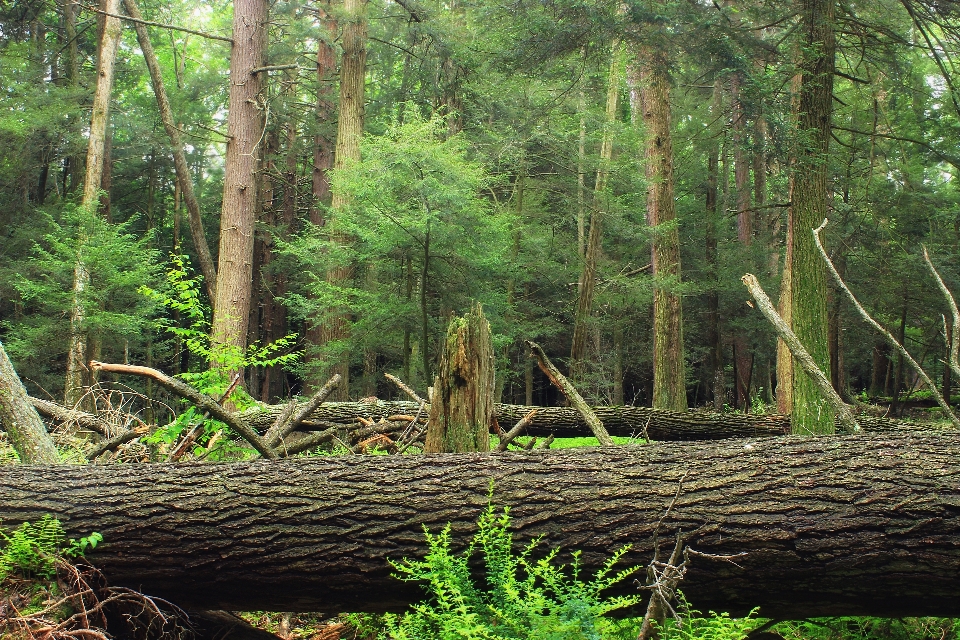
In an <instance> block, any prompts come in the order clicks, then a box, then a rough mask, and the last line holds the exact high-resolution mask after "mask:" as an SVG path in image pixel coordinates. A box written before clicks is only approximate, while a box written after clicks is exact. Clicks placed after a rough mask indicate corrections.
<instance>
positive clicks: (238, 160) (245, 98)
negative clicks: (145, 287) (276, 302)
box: [210, 0, 268, 366]
mask: <svg viewBox="0 0 960 640" xmlns="http://www.w3.org/2000/svg"><path fill="white" fill-rule="evenodd" d="M233 11H234V13H233V47H232V49H231V52H230V100H229V113H228V116H227V136H228V138H229V140H228V142H227V156H226V159H225V163H224V178H223V209H222V213H221V215H220V250H219V256H218V268H217V288H216V302H215V304H214V307H213V326H212V328H211V336H210V337H211V343H212V345H213V351H214V354H213V358H212V363H211V364H213V365H217V363H218V362H220V363H224V362H227V361H230V360H231V359H233V358H236V357H237V355H239V353H238V352H242V351H243V350H244V349H245V348H246V340H247V326H248V323H249V318H250V297H251V283H252V282H253V234H254V222H255V221H256V219H257V206H258V201H259V196H258V189H259V181H260V177H259V175H258V174H257V170H258V169H259V168H260V154H261V153H262V144H263V143H262V140H263V135H264V113H263V109H264V102H263V101H264V98H265V96H264V95H263V90H264V87H265V85H266V73H265V72H259V73H254V72H253V70H254V69H256V68H257V67H261V66H263V64H264V55H265V49H266V41H267V20H268V4H267V2H266V0H235V2H234V5H233ZM234 366H235V365H234Z"/></svg>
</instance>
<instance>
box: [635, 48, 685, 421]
mask: <svg viewBox="0 0 960 640" xmlns="http://www.w3.org/2000/svg"><path fill="white" fill-rule="evenodd" d="M637 54H638V55H637V67H638V69H639V71H640V104H641V113H642V115H643V123H644V125H645V127H646V177H647V224H649V225H650V227H651V228H652V229H653V249H652V254H653V255H652V263H653V274H654V280H655V287H656V288H655V290H654V294H653V296H654V297H653V407H654V408H656V409H673V410H675V411H683V410H685V409H686V408H687V389H686V380H685V377H684V361H683V330H682V326H683V325H682V309H681V303H680V294H679V293H677V292H676V291H675V289H676V287H677V285H678V284H679V281H680V234H679V232H678V230H677V226H676V219H677V212H676V207H675V204H674V189H673V142H672V139H671V134H670V127H671V122H670V81H669V78H668V77H667V60H666V55H665V54H664V52H663V51H662V50H659V49H656V48H654V47H651V46H648V45H642V46H641V47H640V48H639V50H638V52H637Z"/></svg>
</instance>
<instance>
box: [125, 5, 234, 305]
mask: <svg viewBox="0 0 960 640" xmlns="http://www.w3.org/2000/svg"><path fill="white" fill-rule="evenodd" d="M123 6H125V7H126V8H127V13H129V14H130V17H131V18H134V19H136V20H142V19H143V16H142V15H141V13H140V7H139V6H137V2H136V0H123ZM133 26H134V29H136V31H137V42H139V43H140V51H142V52H143V59H144V61H145V62H146V64H147V70H148V71H149V72H150V82H151V84H152V85H153V93H154V96H155V97H156V99H157V108H158V109H159V111H160V121H161V122H162V123H163V129H164V131H166V132H167V137H168V138H170V146H171V147H172V148H173V168H174V170H175V171H176V174H177V184H178V185H179V187H180V193H181V195H182V197H183V202H184V204H185V205H186V206H187V212H188V214H189V215H190V218H189V221H190V237H191V238H193V246H194V248H195V249H196V250H197V261H198V262H199V263H200V273H202V274H203V281H204V285H205V287H206V290H207V295H208V296H209V297H210V300H211V301H213V302H215V301H216V299H217V294H216V292H217V269H216V267H215V266H214V264H213V257H212V256H211V254H210V246H209V245H208V244H207V236H206V234H205V233H204V231H203V218H202V216H201V213H200V203H199V202H198V201H197V196H196V194H195V193H194V191H193V178H192V177H191V175H190V169H189V167H188V166H187V156H186V154H185V153H184V150H183V140H182V139H181V137H180V130H179V129H178V128H177V126H176V124H175V123H174V119H173V110H172V109H171V108H170V99H169V98H168V97H167V90H166V87H165V86H164V84H163V72H162V71H161V70H160V62H159V61H158V60H157V55H156V53H154V51H153V44H152V43H151V42H150V34H149V32H148V31H147V26H146V25H145V24H143V23H142V22H134V23H133Z"/></svg>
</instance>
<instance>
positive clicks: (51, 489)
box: [0, 433, 960, 619]
mask: <svg viewBox="0 0 960 640" xmlns="http://www.w3.org/2000/svg"><path fill="white" fill-rule="evenodd" d="M958 460H960V434H955V433H951V434H922V433H917V434H908V435H889V434H882V435H870V434H860V435H856V436H834V437H824V438H804V437H796V436H789V437H785V438H775V439H762V440H725V441H717V442H709V443H702V442H696V443H658V444H654V445H648V446H637V447H634V446H625V447H587V448H581V449H559V450H547V451H533V452H506V453H486V454H482V453H477V454H442V455H422V456H351V457H311V458H298V459H295V460H294V459H291V460H280V461H267V460H258V461H251V462H243V463H233V464H224V463H210V464H202V463H182V464H177V465H165V464H154V465H56V466H43V465H10V466H6V467H2V468H0V521H2V522H3V523H4V526H16V525H17V524H18V523H20V522H23V521H25V520H36V519H37V518H40V517H41V516H42V515H44V514H52V515H54V516H56V517H57V518H59V519H60V520H61V522H63V523H64V527H65V529H66V533H67V535H68V536H72V537H79V536H82V535H89V533H90V532H91V531H99V532H101V533H102V534H103V536H104V543H103V544H102V545H100V546H98V547H97V550H96V552H95V553H94V554H93V555H92V556H91V557H92V558H95V561H96V563H97V565H98V566H99V567H100V568H101V569H102V570H103V572H104V573H105V574H106V576H107V578H108V579H109V580H110V582H111V584H115V585H118V586H132V587H137V588H139V589H140V590H141V591H143V592H145V593H150V594H155V595H157V596H159V597H164V598H167V599H170V600H172V601H174V602H177V603H178V604H181V605H182V606H190V607H196V608H222V609H227V610H240V611H249V610H268V611H325V612H328V613H331V614H333V613H335V612H337V611H378V610H386V609H393V610H396V609H399V608H401V607H403V606H405V605H407V604H409V603H410V602H412V601H418V600H420V599H421V598H422V596H423V592H422V590H421V589H420V587H419V586H418V585H416V584H407V583H403V582H399V581H397V580H395V579H392V578H390V574H391V573H392V568H391V567H390V566H389V564H388V563H387V558H393V559H401V558H403V557H423V554H424V553H425V543H424V538H423V529H422V526H421V525H423V524H425V525H426V526H427V527H428V528H429V529H430V530H431V531H434V532H437V531H439V530H440V529H441V528H442V527H444V526H445V525H446V524H447V523H450V525H451V535H452V536H453V540H455V541H456V542H457V543H458V544H466V541H467V540H468V539H469V537H470V536H471V535H472V534H473V532H474V531H475V530H476V519H477V516H478V515H479V513H480V512H481V511H482V510H483V509H484V508H486V505H487V500H488V498H487V496H488V494H489V488H490V483H491V481H492V482H493V486H494V496H493V499H494V502H495V503H497V504H503V505H510V507H511V515H512V516H513V519H514V522H515V523H516V525H517V526H516V529H515V530H514V536H515V543H516V545H517V548H522V546H523V545H525V544H526V543H528V542H529V541H530V540H531V539H533V538H535V537H536V536H540V535H543V536H545V544H546V545H547V546H549V547H552V546H558V545H559V546H560V547H562V549H563V550H564V553H562V554H561V557H560V559H561V561H564V562H569V556H568V555H566V553H568V552H570V551H572V550H575V549H580V550H582V558H581V563H582V565H583V567H582V575H584V576H589V575H591V574H592V572H593V571H595V570H596V569H597V568H598V567H599V566H601V565H602V563H603V562H605V561H606V560H607V558H609V556H610V554H611V553H612V552H613V551H614V550H615V549H617V548H619V547H620V546H621V545H623V544H626V543H631V544H633V545H634V547H633V549H632V550H631V552H630V553H629V554H628V555H627V556H626V557H625V558H624V562H626V563H629V564H646V563H647V562H648V561H649V558H650V557H651V556H652V555H653V554H652V551H653V538H654V531H655V530H656V529H657V523H658V520H659V519H660V518H661V517H662V516H663V514H664V512H665V509H666V507H667V506H668V505H669V504H670V502H671V501H673V500H674V496H675V495H676V488H677V485H678V482H679V480H680V478H682V477H685V479H684V482H683V492H682V493H681V494H680V495H679V497H678V498H677V499H676V504H675V506H674V507H673V509H672V511H671V513H670V515H669V516H668V517H666V518H663V522H662V524H660V525H659V531H660V535H661V536H662V537H663V538H664V539H670V538H672V537H673V536H675V535H676V532H677V531H678V530H682V531H683V533H684V534H685V535H689V536H690V537H689V538H688V540H687V542H688V544H689V545H691V546H693V547H694V548H696V549H697V551H699V552H703V553H710V554H717V555H734V554H738V553H741V552H745V553H746V554H747V555H745V556H742V557H741V558H738V559H737V560H736V565H734V564H732V563H727V562H699V561H697V562H694V563H693V564H692V565H691V566H690V568H689V570H688V572H687V574H686V577H685V578H684V582H683V586H682V589H683V591H684V593H685V594H686V596H687V597H688V599H689V600H690V602H691V603H692V605H693V606H695V607H697V608H699V609H701V610H704V611H706V610H711V609H712V610H715V611H729V612H731V613H732V614H734V615H736V614H742V613H744V612H746V611H748V610H749V609H751V608H752V607H754V606H759V607H760V615H761V616H764V617H782V618H787V619H795V618H798V617H807V616H824V615H880V616H886V617H890V616H894V617H895V616H903V615H909V616H920V615H936V616H950V617H956V616H960V599H958V598H957V597H956V594H957V593H958V592H960V533H958V532H960V463H958ZM105 497H107V498H105ZM620 588H621V591H620V592H621V593H622V592H624V591H626V592H629V593H636V588H637V587H636V585H635V584H633V583H632V582H631V581H626V583H625V584H623V585H621V587H620ZM637 615H642V611H639V612H638V613H637Z"/></svg>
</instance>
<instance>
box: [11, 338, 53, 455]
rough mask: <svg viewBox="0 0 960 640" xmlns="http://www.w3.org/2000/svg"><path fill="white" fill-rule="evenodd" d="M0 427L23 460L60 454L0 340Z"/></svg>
mask: <svg viewBox="0 0 960 640" xmlns="http://www.w3.org/2000/svg"><path fill="white" fill-rule="evenodd" d="M0 427H2V428H3V429H4V430H5V431H6V432H7V436H9V438H10V444H11V445H13V450H14V451H16V452H17V455H18V456H19V457H20V462H23V463H26V464H57V463H58V462H60V454H58V453H57V447H56V445H55V444H54V443H53V439H52V438H51V437H50V434H48V433H47V429H46V427H44V426H43V421H42V420H40V416H39V415H37V411H36V409H34V408H33V404H32V403H31V402H30V398H29V397H28V396H27V390H26V389H24V388H23V383H22V382H20V377H19V376H18V375H17V372H16V370H14V368H13V364H12V363H11V362H10V359H9V358H8V357H7V352H6V351H5V350H4V348H3V344H0Z"/></svg>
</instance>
